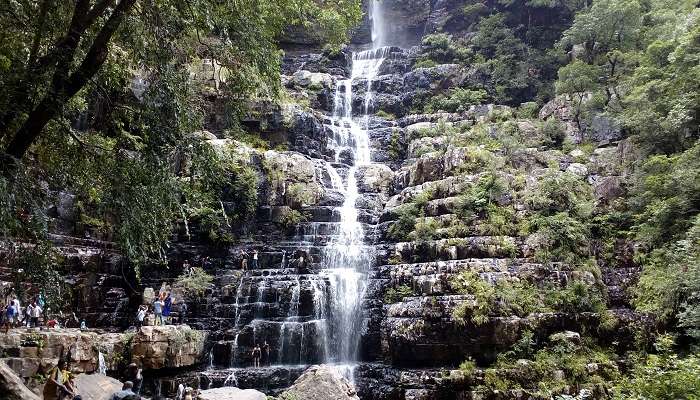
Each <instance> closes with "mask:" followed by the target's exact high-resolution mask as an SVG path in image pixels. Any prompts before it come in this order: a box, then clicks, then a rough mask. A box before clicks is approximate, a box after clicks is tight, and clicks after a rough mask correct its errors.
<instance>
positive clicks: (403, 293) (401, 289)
mask: <svg viewBox="0 0 700 400" xmlns="http://www.w3.org/2000/svg"><path fill="white" fill-rule="evenodd" d="M413 295H414V293H413V289H412V288H411V287H410V286H408V285H400V286H398V287H395V288H393V287H391V288H389V289H387V291H386V293H384V303H386V304H393V303H398V302H400V301H402V300H403V298H404V297H410V296H413Z"/></svg>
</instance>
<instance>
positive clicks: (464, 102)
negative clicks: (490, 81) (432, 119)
mask: <svg viewBox="0 0 700 400" xmlns="http://www.w3.org/2000/svg"><path fill="white" fill-rule="evenodd" d="M487 98H488V96H487V94H486V91H484V90H482V89H478V90H471V89H462V88H457V89H453V90H451V91H450V93H449V94H447V95H439V96H434V97H432V98H431V99H430V101H429V102H428V103H427V104H426V105H425V112H427V113H436V112H438V111H445V112H459V113H461V112H465V111H467V110H468V109H469V107H470V106H473V105H479V104H482V103H483V102H484V101H485V100H486V99H487Z"/></svg>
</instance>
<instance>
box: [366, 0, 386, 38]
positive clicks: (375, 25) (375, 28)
mask: <svg viewBox="0 0 700 400" xmlns="http://www.w3.org/2000/svg"><path fill="white" fill-rule="evenodd" d="M369 17H370V19H371V22H372V48H374V49H378V48H380V47H384V46H386V45H387V38H386V36H387V35H386V24H385V23H384V11H383V10H382V1H381V0H372V4H371V5H370V7H369Z"/></svg>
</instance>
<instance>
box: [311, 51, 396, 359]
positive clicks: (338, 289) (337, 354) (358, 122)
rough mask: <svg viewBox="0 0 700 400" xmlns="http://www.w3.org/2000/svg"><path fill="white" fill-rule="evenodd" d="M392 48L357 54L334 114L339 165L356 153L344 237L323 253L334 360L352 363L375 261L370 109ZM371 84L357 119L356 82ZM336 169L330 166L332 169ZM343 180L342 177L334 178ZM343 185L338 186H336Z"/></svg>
mask: <svg viewBox="0 0 700 400" xmlns="http://www.w3.org/2000/svg"><path fill="white" fill-rule="evenodd" d="M387 51H388V49H386V48H378V49H373V50H368V51H363V52H359V53H354V54H353V57H352V58H353V63H352V73H351V75H350V79H346V80H341V81H339V82H338V83H337V86H336V91H335V99H334V105H335V106H334V111H333V116H332V118H331V121H332V125H331V130H332V132H333V138H332V140H331V143H330V147H331V148H332V149H333V150H334V151H335V163H334V164H333V165H331V166H330V168H332V169H334V168H336V167H335V165H341V166H342V165H343V164H341V154H342V153H347V152H348V151H350V152H352V154H353V160H352V165H350V166H349V167H348V170H347V173H346V178H345V180H346V182H345V184H344V185H343V186H342V192H343V193H344V195H345V199H344V201H343V204H342V206H341V207H339V209H338V212H339V215H340V228H339V230H338V234H337V235H336V236H334V238H333V239H332V240H331V242H330V243H329V244H328V245H327V246H326V247H325V249H324V251H323V255H324V265H325V266H326V269H324V270H323V274H324V275H326V276H327V277H328V281H329V282H330V297H331V298H330V309H331V315H330V318H331V330H330V331H327V332H326V334H327V335H331V336H332V337H331V339H333V340H328V339H327V341H331V342H332V343H333V344H334V346H335V347H334V348H333V350H332V352H331V354H330V355H329V356H330V358H331V359H330V360H326V361H333V362H338V363H348V362H354V361H357V360H358V348H359V342H360V332H361V324H362V307H361V305H362V299H363V298H364V293H365V290H366V288H367V272H368V270H369V268H370V266H371V262H372V258H373V251H372V250H373V249H372V246H369V245H367V243H365V232H364V228H363V226H362V223H361V222H360V218H359V214H360V210H359V209H358V207H357V203H358V200H359V199H360V193H359V189H358V182H357V178H358V175H359V174H360V172H361V168H362V167H363V166H367V165H369V164H370V163H371V154H370V146H369V135H368V132H367V127H368V125H369V110H370V105H371V102H372V81H373V80H374V79H375V78H376V77H377V75H378V73H379V68H380V67H381V65H382V63H383V62H384V59H385V57H386V54H387ZM363 80H364V81H366V92H365V98H364V102H363V115H362V117H360V118H356V117H354V116H353V83H355V82H360V83H361V81H363ZM329 165H330V164H329ZM335 175H337V176H341V174H340V173H337V174H331V176H335ZM335 185H337V183H334V186H335Z"/></svg>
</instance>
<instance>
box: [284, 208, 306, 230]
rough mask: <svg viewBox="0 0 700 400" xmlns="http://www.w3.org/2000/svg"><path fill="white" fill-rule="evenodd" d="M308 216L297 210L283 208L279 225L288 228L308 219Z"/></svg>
mask: <svg viewBox="0 0 700 400" xmlns="http://www.w3.org/2000/svg"><path fill="white" fill-rule="evenodd" d="M308 219H309V218H308V216H306V214H304V213H302V212H301V211H298V210H293V209H285V211H284V212H283V214H282V216H281V217H280V221H279V223H280V225H281V226H282V227H283V228H284V229H286V230H290V229H292V228H294V227H296V226H297V225H299V224H300V223H302V222H306V221H308Z"/></svg>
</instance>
